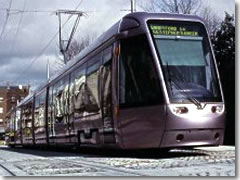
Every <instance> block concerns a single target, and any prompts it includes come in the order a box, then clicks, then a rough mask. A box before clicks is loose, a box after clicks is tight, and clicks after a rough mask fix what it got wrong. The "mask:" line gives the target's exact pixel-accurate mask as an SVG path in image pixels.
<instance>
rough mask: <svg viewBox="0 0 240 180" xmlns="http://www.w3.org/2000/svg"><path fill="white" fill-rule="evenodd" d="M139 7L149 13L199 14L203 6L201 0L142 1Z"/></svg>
mask: <svg viewBox="0 0 240 180" xmlns="http://www.w3.org/2000/svg"><path fill="white" fill-rule="evenodd" d="M139 6H140V7H141V8H142V9H143V10H144V11H147V12H169V13H179V14H197V13H198V12H199V10H200V8H201V6H202V1H201V0H161V1H160V0H148V1H146V0H140V1H139Z"/></svg>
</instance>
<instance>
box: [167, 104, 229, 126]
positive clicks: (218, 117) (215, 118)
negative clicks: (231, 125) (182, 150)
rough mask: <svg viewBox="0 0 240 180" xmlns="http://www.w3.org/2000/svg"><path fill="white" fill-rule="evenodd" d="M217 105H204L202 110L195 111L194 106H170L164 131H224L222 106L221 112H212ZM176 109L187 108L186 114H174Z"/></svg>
mask: <svg viewBox="0 0 240 180" xmlns="http://www.w3.org/2000/svg"><path fill="white" fill-rule="evenodd" d="M217 105H219V104H206V105H205V107H204V109H197V107H196V106H195V105H194V104H171V105H169V106H168V108H167V112H168V116H167V123H166V130H187V129H190V130H191V129H224V121H225V112H224V105H223V104H222V106H223V109H222V112H220V113H213V112H212V107H213V106H217ZM176 108H187V112H186V113H182V114H176Z"/></svg>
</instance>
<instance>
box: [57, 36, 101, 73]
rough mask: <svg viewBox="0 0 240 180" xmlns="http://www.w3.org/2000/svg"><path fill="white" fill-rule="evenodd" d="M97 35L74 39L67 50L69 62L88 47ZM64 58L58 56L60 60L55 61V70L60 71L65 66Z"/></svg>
mask: <svg viewBox="0 0 240 180" xmlns="http://www.w3.org/2000/svg"><path fill="white" fill-rule="evenodd" d="M96 37H97V36H96V35H86V36H84V37H82V38H81V39H80V40H79V41H77V40H76V39H74V40H73V41H72V43H71V44H70V46H69V48H68V50H67V52H66V58H67V62H69V61H71V60H72V59H73V58H74V57H75V56H77V55H78V54H79V53H80V52H81V51H82V50H83V49H85V48H86V47H88V46H89V45H90V44H91V43H92V42H93V41H94V40H95V38H96ZM64 65H65V64H64V59H63V57H62V56H61V57H59V56H58V60H57V61H56V63H55V67H54V69H55V70H54V72H57V71H59V70H60V69H62V67H63V66H64Z"/></svg>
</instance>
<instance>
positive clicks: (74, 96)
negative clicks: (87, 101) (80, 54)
mask: <svg viewBox="0 0 240 180" xmlns="http://www.w3.org/2000/svg"><path fill="white" fill-rule="evenodd" d="M85 84H86V66H85V65H82V66H80V67H78V68H77V69H76V70H75V71H74V72H73V73H72V74H71V81H70V88H69V113H70V117H75V118H78V117H81V116H83V113H84V111H85V106H84V92H85ZM70 120H71V118H70Z"/></svg>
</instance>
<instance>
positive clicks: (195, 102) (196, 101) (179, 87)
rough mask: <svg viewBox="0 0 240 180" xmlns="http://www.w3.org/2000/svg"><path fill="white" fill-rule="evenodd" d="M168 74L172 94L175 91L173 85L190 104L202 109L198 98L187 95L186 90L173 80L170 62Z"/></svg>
mask: <svg viewBox="0 0 240 180" xmlns="http://www.w3.org/2000/svg"><path fill="white" fill-rule="evenodd" d="M167 72H168V82H169V84H170V88H171V92H172V93H173V90H172V84H173V85H174V86H175V87H176V88H177V89H178V90H179V92H180V93H181V94H182V95H184V96H185V97H186V98H187V99H188V100H189V101H190V102H192V103H193V104H195V105H196V106H197V109H202V105H201V103H200V102H199V101H198V100H197V99H196V98H194V97H192V96H190V95H189V94H187V93H186V92H185V90H184V89H183V88H182V87H181V86H180V85H179V84H178V83H177V82H176V81H175V80H174V79H172V78H171V72H170V69H169V66H168V62H167ZM181 79H182V78H181Z"/></svg>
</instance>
